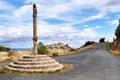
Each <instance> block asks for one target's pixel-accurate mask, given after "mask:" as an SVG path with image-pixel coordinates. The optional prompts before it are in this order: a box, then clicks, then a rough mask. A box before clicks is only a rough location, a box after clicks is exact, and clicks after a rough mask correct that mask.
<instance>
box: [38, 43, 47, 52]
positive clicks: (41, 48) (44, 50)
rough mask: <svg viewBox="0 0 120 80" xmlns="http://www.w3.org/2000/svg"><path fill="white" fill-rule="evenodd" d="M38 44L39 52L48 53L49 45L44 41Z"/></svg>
mask: <svg viewBox="0 0 120 80" xmlns="http://www.w3.org/2000/svg"><path fill="white" fill-rule="evenodd" d="M37 46H38V54H47V53H48V50H47V47H46V46H45V45H44V44H43V43H42V42H39V43H38V45H37Z"/></svg>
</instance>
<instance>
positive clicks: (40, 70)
mask: <svg viewBox="0 0 120 80" xmlns="http://www.w3.org/2000/svg"><path fill="white" fill-rule="evenodd" d="M5 68H7V69H9V70H13V71H21V72H23V71H25V72H53V71H57V70H61V69H63V68H64V66H63V65H60V66H59V67H57V68H49V69H20V68H12V67H9V66H5Z"/></svg>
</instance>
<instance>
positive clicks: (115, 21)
mask: <svg viewBox="0 0 120 80" xmlns="http://www.w3.org/2000/svg"><path fill="white" fill-rule="evenodd" d="M107 23H108V24H110V25H118V23H119V20H112V21H110V22H107Z"/></svg>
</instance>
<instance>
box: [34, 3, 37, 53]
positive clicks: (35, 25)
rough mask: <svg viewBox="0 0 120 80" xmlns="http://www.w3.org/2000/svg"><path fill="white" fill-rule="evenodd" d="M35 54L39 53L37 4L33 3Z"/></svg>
mask: <svg viewBox="0 0 120 80" xmlns="http://www.w3.org/2000/svg"><path fill="white" fill-rule="evenodd" d="M33 55H37V6H36V4H35V3H34V4H33Z"/></svg>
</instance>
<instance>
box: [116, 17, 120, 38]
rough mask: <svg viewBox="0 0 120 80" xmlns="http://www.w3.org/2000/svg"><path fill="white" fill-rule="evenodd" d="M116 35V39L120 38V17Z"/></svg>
mask: <svg viewBox="0 0 120 80" xmlns="http://www.w3.org/2000/svg"><path fill="white" fill-rule="evenodd" d="M115 36H116V40H120V19H119V25H118V27H117V29H116V30H115Z"/></svg>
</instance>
